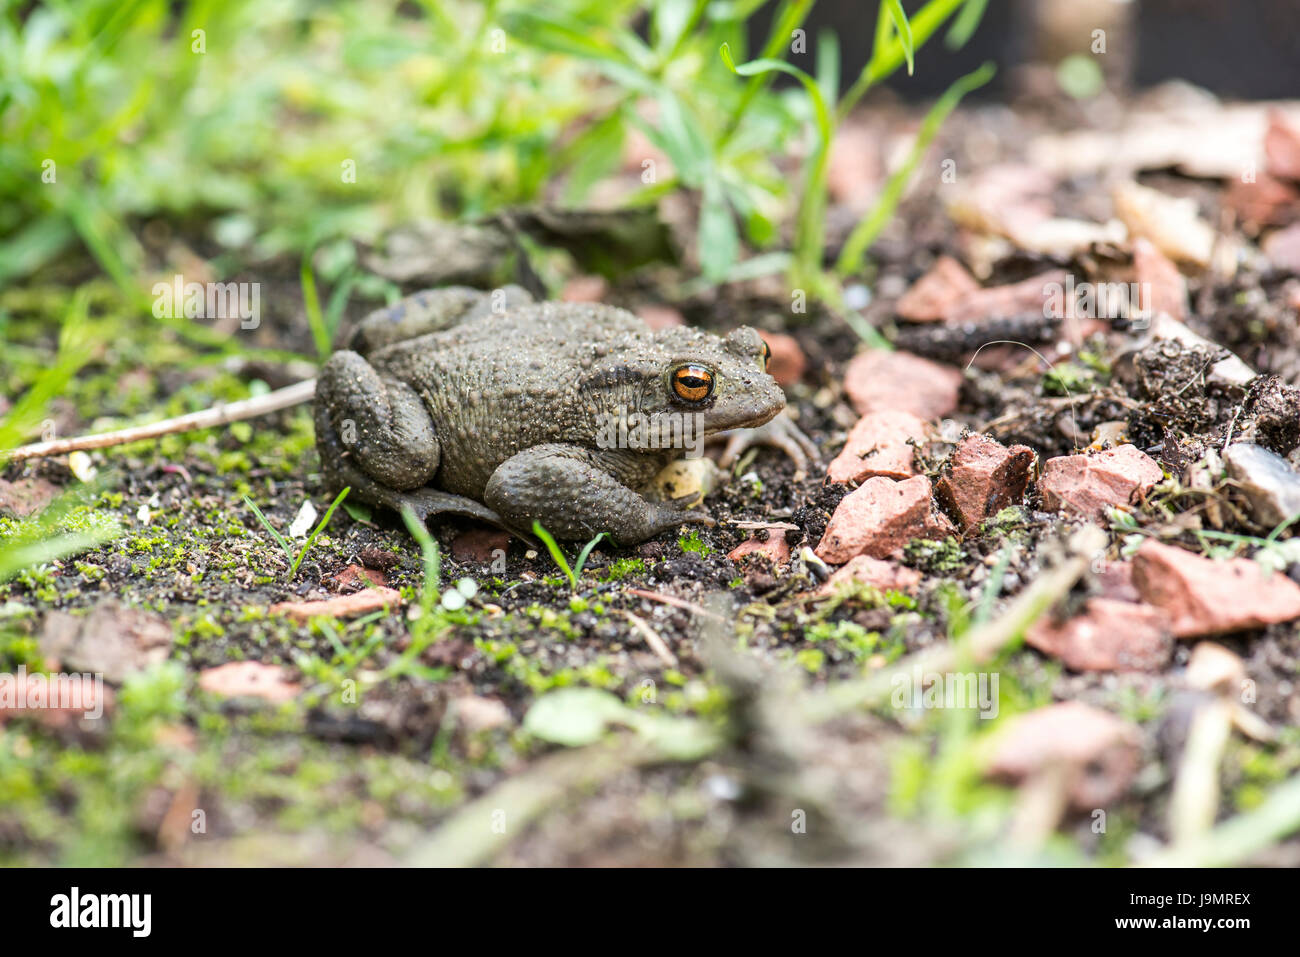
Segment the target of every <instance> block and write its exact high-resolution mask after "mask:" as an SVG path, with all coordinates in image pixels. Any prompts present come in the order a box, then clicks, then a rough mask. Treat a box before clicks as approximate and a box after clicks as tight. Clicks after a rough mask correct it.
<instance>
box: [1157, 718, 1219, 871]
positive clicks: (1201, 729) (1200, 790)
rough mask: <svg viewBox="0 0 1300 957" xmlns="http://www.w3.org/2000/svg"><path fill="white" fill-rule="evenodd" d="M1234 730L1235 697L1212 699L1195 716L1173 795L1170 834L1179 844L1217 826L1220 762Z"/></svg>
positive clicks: (1170, 807) (1171, 799) (1170, 811)
mask: <svg viewBox="0 0 1300 957" xmlns="http://www.w3.org/2000/svg"><path fill="white" fill-rule="evenodd" d="M1231 733H1232V702H1231V701H1225V700H1223V699H1222V698H1220V699H1217V700H1215V701H1211V702H1209V703H1207V704H1205V705H1202V706H1201V707H1200V708H1197V709H1196V713H1195V714H1194V715H1193V716H1192V725H1191V729H1190V730H1189V731H1188V733H1187V743H1186V744H1185V745H1184V746H1183V754H1182V760H1181V761H1180V762H1179V764H1178V776H1177V777H1176V778H1175V779H1174V791H1173V795H1172V796H1171V797H1170V799H1169V834H1170V836H1171V837H1172V838H1173V840H1174V844H1175V845H1180V844H1185V843H1187V842H1189V841H1192V840H1194V839H1195V838H1198V837H1200V836H1201V835H1202V834H1204V833H1205V832H1207V831H1208V830H1209V829H1210V828H1211V827H1212V826H1213V824H1214V816H1215V814H1217V813H1218V810H1219V764H1220V763H1221V762H1222V761H1223V752H1224V749H1225V748H1227V746H1228V736H1229V735H1230V734H1231Z"/></svg>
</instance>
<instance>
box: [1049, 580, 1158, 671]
mask: <svg viewBox="0 0 1300 957" xmlns="http://www.w3.org/2000/svg"><path fill="white" fill-rule="evenodd" d="M1164 622H1165V616H1164V613H1163V612H1161V611H1159V610H1158V609H1156V608H1153V607H1152V606H1150V605H1146V604H1141V603H1135V602H1130V601H1118V600H1115V599H1111V598H1089V599H1088V600H1087V601H1086V602H1085V603H1084V608H1083V614H1081V615H1075V616H1074V617H1073V618H1070V619H1067V620H1066V621H1063V622H1058V621H1055V620H1053V619H1052V617H1051V616H1050V615H1044V616H1043V617H1041V618H1039V619H1038V621H1036V622H1034V624H1033V625H1032V626H1030V628H1029V629H1028V630H1027V631H1026V632H1025V643H1026V644H1027V645H1029V646H1031V647H1033V648H1037V649H1038V650H1039V651H1041V652H1043V654H1045V655H1051V656H1052V657H1054V658H1059V659H1061V661H1062V662H1063V663H1064V664H1065V666H1066V667H1067V668H1071V669H1073V670H1074V671H1156V670H1158V669H1160V668H1162V667H1164V666H1165V665H1166V664H1168V663H1169V658H1170V655H1171V654H1172V652H1173V642H1172V641H1171V640H1170V636H1169V631H1168V629H1167V628H1166V627H1165V623H1164Z"/></svg>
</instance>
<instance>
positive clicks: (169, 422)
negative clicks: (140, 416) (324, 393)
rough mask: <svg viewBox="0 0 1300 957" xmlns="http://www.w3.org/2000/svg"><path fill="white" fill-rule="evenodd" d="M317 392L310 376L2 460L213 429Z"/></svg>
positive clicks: (40, 446)
mask: <svg viewBox="0 0 1300 957" xmlns="http://www.w3.org/2000/svg"><path fill="white" fill-rule="evenodd" d="M315 394H316V380H315V379H307V380H306V381H304V382H295V383H294V384H293V385H288V386H285V387H284V388H283V389H276V390H275V391H274V392H268V393H267V394H266V395H259V396H256V397H255V398H252V399H241V400H240V401H238V402H230V403H219V404H217V405H215V406H213V407H212V408H210V409H204V410H202V411H201V412H191V413H189V414H188V415H178V416H176V417H175V418H172V419H163V420H162V421H161V422H154V423H151V424H150V425H137V426H133V427H131V428H129V429H117V430H116V431H113V432H100V433H98V434H96V435H79V436H76V437H75V438H70V439H54V440H52V441H49V442H37V443H35V444H33V445H23V446H19V447H18V448H16V449H12V450H11V451H9V452H8V453H5V452H2V451H0V460H4V459H6V458H7V459H8V460H9V461H11V462H22V461H24V460H25V459H38V458H43V457H45V456H48V455H62V454H64V453H65V452H77V451H82V450H85V449H106V448H109V447H110V446H114V445H126V444H127V443H129V442H141V441H143V440H145V439H156V438H159V437H161V436H164V435H172V434H174V433H176V432H191V431H194V430H195V429H212V428H216V427H217V426H219V425H227V424H229V423H231V422H241V421H243V420H244V419H255V418H257V417H258V416H261V415H267V414H269V413H271V412H278V411H280V410H281V409H288V408H290V407H292V406H295V405H301V404H302V403H304V402H309V401H311V398H312V396H314V395H315Z"/></svg>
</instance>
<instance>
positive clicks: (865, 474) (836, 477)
mask: <svg viewBox="0 0 1300 957" xmlns="http://www.w3.org/2000/svg"><path fill="white" fill-rule="evenodd" d="M928 431H929V430H928V429H927V427H926V424H925V423H924V422H922V421H921V420H920V419H918V418H917V417H916V416H914V415H913V414H912V413H910V412H897V411H886V412H870V413H868V414H866V415H864V416H863V417H862V418H861V419H859V420H858V424H857V425H855V426H854V427H853V430H852V431H851V432H849V437H848V440H847V441H846V442H845V443H844V448H843V450H841V452H840V454H839V455H837V456H835V458H834V460H833V461H832V462H831V464H830V467H829V468H827V470H826V477H827V478H828V479H829V480H830V481H832V482H861V481H863V480H864V479H868V478H872V477H874V476H877V475H883V476H885V477H886V478H893V479H905V478H911V477H912V476H913V475H915V474H916V464H915V461H914V459H915V448H914V446H913V445H912V444H911V443H912V442H916V443H921V442H924V441H925V438H926V435H927V433H928Z"/></svg>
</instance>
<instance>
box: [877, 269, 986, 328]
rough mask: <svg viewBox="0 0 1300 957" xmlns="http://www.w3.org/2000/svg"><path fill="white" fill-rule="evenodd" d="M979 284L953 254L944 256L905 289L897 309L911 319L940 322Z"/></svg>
mask: <svg viewBox="0 0 1300 957" xmlns="http://www.w3.org/2000/svg"><path fill="white" fill-rule="evenodd" d="M979 288H980V284H979V283H978V282H976V281H975V277H973V276H972V275H971V274H970V273H968V272H967V271H966V267H965V266H963V265H962V264H961V263H959V262H958V261H957V260H955V259H953V258H952V257H951V256H940V257H939V258H938V259H936V260H935V262H934V265H933V266H931V267H930V271H929V272H927V273H926V274H925V275H924V276H922V277H921V278H920V279H918V280H917V281H916V282H915V283H913V284H912V287H911V288H910V289H908V290H907V292H905V293H903V295H902V297H901V298H900V299H899V300H898V304H897V306H895V308H894V311H895V312H896V313H897V314H898V317H899V318H900V319H906V320H908V321H910V322H938V321H940V320H942V319H945V318H946V317H947V316H948V314H949V313H950V312H951V311H952V310H953V309H955V308H956V307H957V305H958V304H959V303H960V302H961V301H962V299H964V298H965V297H967V296H970V295H973V294H975V293H977V292H979Z"/></svg>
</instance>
